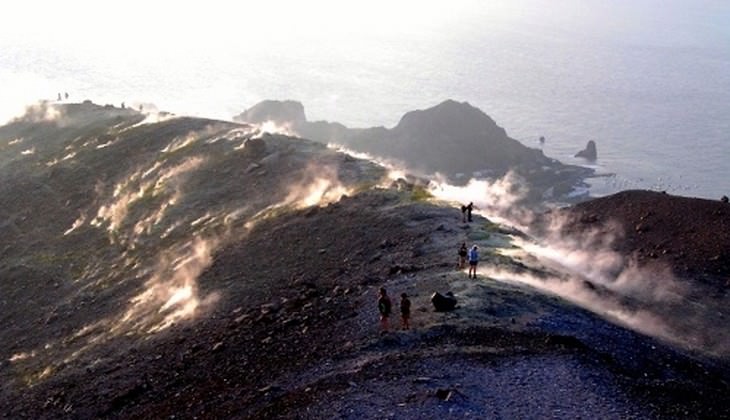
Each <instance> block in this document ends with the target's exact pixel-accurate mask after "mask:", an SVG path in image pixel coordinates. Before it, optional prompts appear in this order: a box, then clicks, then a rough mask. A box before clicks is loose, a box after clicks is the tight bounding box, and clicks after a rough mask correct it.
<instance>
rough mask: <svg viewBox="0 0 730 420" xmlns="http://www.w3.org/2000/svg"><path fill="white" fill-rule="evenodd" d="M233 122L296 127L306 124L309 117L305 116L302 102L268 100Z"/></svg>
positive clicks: (241, 114) (248, 110)
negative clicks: (272, 123)
mask: <svg viewBox="0 0 730 420" xmlns="http://www.w3.org/2000/svg"><path fill="white" fill-rule="evenodd" d="M233 120H234V121H241V122H248V123H254V124H261V123H264V122H267V121H272V122H274V123H277V124H291V125H292V126H294V127H296V126H299V125H301V124H303V123H305V122H306V121H307V117H306V116H305V115H304V106H303V105H302V103H301V102H297V101H273V100H266V101H262V102H259V103H257V104H256V105H254V106H252V107H251V108H249V109H247V110H245V111H243V112H242V113H240V114H239V115H237V116H235V117H233Z"/></svg>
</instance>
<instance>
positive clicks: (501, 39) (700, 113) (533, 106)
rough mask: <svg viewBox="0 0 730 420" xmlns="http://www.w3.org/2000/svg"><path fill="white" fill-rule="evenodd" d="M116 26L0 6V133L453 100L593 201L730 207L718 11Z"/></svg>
mask: <svg viewBox="0 0 730 420" xmlns="http://www.w3.org/2000/svg"><path fill="white" fill-rule="evenodd" d="M112 9H114V10H111V9H109V8H107V7H106V6H103V5H98V4H96V3H95V2H84V1H69V2H43V1H40V2H38V1H28V2H25V1H24V2H20V1H17V2H15V1H11V2H9V5H6V6H3V15H4V17H5V19H4V21H3V22H4V23H3V25H0V120H4V121H7V120H8V119H9V118H11V117H12V116H15V115H18V114H19V113H21V112H22V110H23V107H24V106H26V105H28V104H30V103H33V102H34V101H38V100H43V99H48V100H56V99H58V94H60V93H61V94H65V93H68V94H69V99H68V101H70V102H79V101H82V100H85V99H90V100H92V101H93V102H95V103H100V104H107V103H109V104H114V105H117V106H119V105H121V103H122V102H125V104H126V105H127V106H134V107H137V106H139V105H140V104H142V105H144V106H146V107H147V109H151V107H152V104H154V106H155V107H157V108H158V109H160V110H165V111H169V112H173V113H175V114H178V115H195V116H202V117H212V118H220V119H231V118H232V116H234V115H236V114H238V113H240V112H242V111H243V110H245V109H246V108H248V107H250V106H252V105H254V104H255V103H257V102H258V101H260V100H263V99H294V100H298V101H301V102H302V103H303V104H304V106H305V111H306V114H307V118H308V119H309V120H310V121H314V120H328V121H338V122H341V123H343V124H345V125H348V126H350V127H369V126H386V127H392V126H394V125H395V124H397V123H398V121H399V119H400V118H401V117H402V115H403V114H404V113H406V112H408V111H411V110H415V109H425V108H428V107H431V106H434V105H436V104H438V103H440V102H442V101H444V100H446V99H454V100H457V101H466V102H469V103H470V104H472V105H474V106H476V107H478V108H480V109H481V110H483V111H484V112H485V113H486V114H488V115H489V116H491V117H492V118H493V119H494V120H495V121H496V122H497V124H498V125H500V126H502V127H504V128H505V129H506V131H507V133H508V135H510V136H511V137H513V138H515V139H517V140H519V141H521V142H522V143H524V144H525V145H527V146H529V147H535V148H542V150H543V151H544V153H545V154H546V155H547V156H549V157H552V158H555V159H558V160H560V161H563V162H564V163H572V164H580V165H586V166H590V167H592V168H594V169H595V170H596V171H597V173H599V174H604V175H606V176H604V177H598V178H595V179H591V180H589V182H590V184H591V193H592V195H595V196H601V195H606V194H610V193H613V192H616V191H619V190H624V189H635V188H641V189H652V190H658V191H667V192H669V193H672V194H678V195H683V196H692V197H702V198H708V199H719V198H720V197H721V196H723V195H730V2H728V1H726V0H722V1H715V0H692V1H689V0H663V1H658V0H632V1H629V0H612V1H602V0H524V1H522V0H510V1H507V0H499V1H497V0H484V1H473V0H463V1H461V0H454V1H450V2H443V1H422V2H415V1H408V0H404V1H400V2H387V1H380V0H374V1H369V2H364V1H352V2H334V1H326V0H314V1H311V2H293V1H291V2H288V1H277V0H272V1H270V2H255V3H254V2H225V1H219V0H211V1H208V2H204V3H201V2H179V3H166V2H143V1H137V0H135V1H130V2H128V3H125V5H124V6H123V7H122V6H119V7H117V6H115V7H114V8H112ZM62 100H64V101H66V99H65V95H63V98H62ZM540 137H544V139H545V141H544V143H543V144H541V143H540V142H539V141H538V139H539V138H540ZM589 140H594V141H595V142H596V144H597V149H598V159H597V161H596V162H595V163H590V164H589V163H587V162H585V161H583V160H581V159H577V158H575V157H574V154H575V153H576V152H578V151H579V150H581V149H583V148H584V147H585V145H586V143H587V142H588V141H589Z"/></svg>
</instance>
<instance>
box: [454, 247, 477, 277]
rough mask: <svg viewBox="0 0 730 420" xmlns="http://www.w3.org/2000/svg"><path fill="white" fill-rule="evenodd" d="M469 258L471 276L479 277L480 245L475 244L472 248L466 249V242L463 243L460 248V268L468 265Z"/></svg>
mask: <svg viewBox="0 0 730 420" xmlns="http://www.w3.org/2000/svg"><path fill="white" fill-rule="evenodd" d="M467 260H468V261H469V278H470V279H471V278H477V264H479V247H478V246H476V244H475V245H474V246H472V247H471V249H469V250H467V249H466V242H462V243H461V247H460V248H459V264H458V268H459V270H462V269H463V268H464V267H465V266H466V262H467Z"/></svg>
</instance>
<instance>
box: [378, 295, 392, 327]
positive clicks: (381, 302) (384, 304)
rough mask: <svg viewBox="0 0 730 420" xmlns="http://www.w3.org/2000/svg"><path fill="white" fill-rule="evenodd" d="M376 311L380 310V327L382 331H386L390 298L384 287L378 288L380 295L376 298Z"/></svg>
mask: <svg viewBox="0 0 730 420" xmlns="http://www.w3.org/2000/svg"><path fill="white" fill-rule="evenodd" d="M378 312H380V329H381V331H382V332H386V331H388V327H389V325H388V318H389V317H390V312H391V303H390V298H389V297H388V292H387V291H386V290H385V288H384V287H381V288H380V297H379V298H378Z"/></svg>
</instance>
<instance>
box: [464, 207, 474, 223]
mask: <svg viewBox="0 0 730 420" xmlns="http://www.w3.org/2000/svg"><path fill="white" fill-rule="evenodd" d="M472 210H474V203H472V202H469V204H468V205H467V206H466V221H467V222H469V223H471V212H472Z"/></svg>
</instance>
